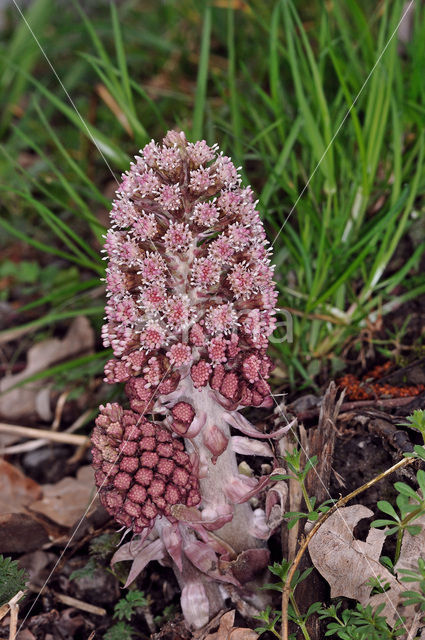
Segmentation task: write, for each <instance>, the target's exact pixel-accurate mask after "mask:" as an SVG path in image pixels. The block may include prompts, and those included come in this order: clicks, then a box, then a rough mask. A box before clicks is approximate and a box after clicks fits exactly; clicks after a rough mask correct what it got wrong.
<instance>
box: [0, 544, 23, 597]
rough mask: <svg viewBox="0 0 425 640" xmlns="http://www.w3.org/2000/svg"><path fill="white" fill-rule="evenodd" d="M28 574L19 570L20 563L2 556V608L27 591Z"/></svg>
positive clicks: (0, 573) (0, 580)
mask: <svg viewBox="0 0 425 640" xmlns="http://www.w3.org/2000/svg"><path fill="white" fill-rule="evenodd" d="M27 580H28V574H27V572H26V571H25V569H19V567H18V562H17V561H16V560H12V558H5V557H4V556H2V555H0V607H1V606H2V605H3V604H6V603H7V602H9V600H10V599H11V598H13V596H14V595H16V594H17V593H18V592H19V591H22V590H23V589H25V585H26V583H27Z"/></svg>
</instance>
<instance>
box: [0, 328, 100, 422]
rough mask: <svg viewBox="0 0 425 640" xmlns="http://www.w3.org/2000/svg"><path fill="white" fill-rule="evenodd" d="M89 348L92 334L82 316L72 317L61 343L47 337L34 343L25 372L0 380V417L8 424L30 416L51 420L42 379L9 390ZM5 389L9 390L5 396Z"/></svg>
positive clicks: (47, 397)
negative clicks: (72, 319) (9, 421)
mask: <svg viewBox="0 0 425 640" xmlns="http://www.w3.org/2000/svg"><path fill="white" fill-rule="evenodd" d="M93 348H94V331H93V329H92V327H91V325H90V323H89V321H88V320H87V318H86V317H84V316H80V317H78V318H75V320H74V321H73V322H72V324H71V326H70V327H69V329H68V332H67V334H66V336H65V337H64V338H63V340H60V339H58V338H49V339H48V340H43V341H42V342H39V343H38V344H35V345H34V346H33V347H31V349H29V351H28V354H27V366H26V367H25V369H24V370H23V371H21V372H20V373H17V374H15V375H9V376H5V377H4V378H3V379H2V380H1V381H0V394H3V395H0V415H1V416H2V417H3V418H4V419H7V420H11V421H13V420H19V419H21V418H24V417H28V416H32V415H34V414H35V415H37V416H38V417H39V418H41V419H42V420H45V421H48V420H51V419H52V417H53V415H52V411H51V407H50V387H49V384H48V383H47V382H46V380H37V381H34V382H32V383H29V384H27V385H25V386H23V387H18V388H16V389H11V387H13V386H14V385H16V384H18V383H20V382H22V381H23V380H25V379H26V378H28V377H29V376H32V375H34V374H36V373H40V372H41V371H44V370H45V369H48V368H49V367H51V366H53V365H55V364H57V363H59V362H62V361H64V360H67V359H69V358H71V357H76V356H77V355H81V354H84V353H88V352H91V351H92V350H93ZM8 389H11V390H10V391H9V392H8V393H5V391H7V390H8Z"/></svg>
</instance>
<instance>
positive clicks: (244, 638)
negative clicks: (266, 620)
mask: <svg viewBox="0 0 425 640" xmlns="http://www.w3.org/2000/svg"><path fill="white" fill-rule="evenodd" d="M234 622H235V610H233V611H227V613H224V614H223V615H222V616H221V618H220V626H219V627H218V630H217V631H216V632H215V633H209V634H208V635H207V636H205V640H257V638H258V637H259V636H258V633H256V632H255V631H254V630H253V629H243V628H242V627H234V626H233V624H234Z"/></svg>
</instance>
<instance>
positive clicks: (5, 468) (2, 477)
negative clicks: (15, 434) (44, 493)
mask: <svg viewBox="0 0 425 640" xmlns="http://www.w3.org/2000/svg"><path fill="white" fill-rule="evenodd" d="M39 498H41V487H40V485H39V484H37V482H35V481H34V480H32V479H31V478H27V476H25V475H24V474H23V473H22V472H21V471H19V469H17V468H16V467H14V466H13V465H11V464H9V463H8V462H6V460H0V513H20V512H21V511H23V507H26V506H28V505H29V504H31V503H32V502H34V500H38V499H39Z"/></svg>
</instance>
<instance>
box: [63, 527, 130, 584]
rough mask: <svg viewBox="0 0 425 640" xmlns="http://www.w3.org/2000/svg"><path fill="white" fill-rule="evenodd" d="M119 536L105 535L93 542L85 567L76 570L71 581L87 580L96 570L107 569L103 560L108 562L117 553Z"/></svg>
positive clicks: (94, 539)
mask: <svg viewBox="0 0 425 640" xmlns="http://www.w3.org/2000/svg"><path fill="white" fill-rule="evenodd" d="M119 539H120V537H119V534H117V533H103V534H102V535H100V536H97V537H96V538H93V540H91V542H90V545H89V553H90V557H89V559H88V561H87V563H86V564H85V565H84V567H81V568H80V569H75V571H73V572H72V573H71V575H70V576H69V579H70V580H78V579H79V578H87V577H90V576H92V575H93V574H94V572H95V571H96V569H99V568H100V569H105V565H104V562H102V561H103V560H107V559H108V557H110V556H111V555H112V554H113V553H114V551H116V547H117V544H118V542H119Z"/></svg>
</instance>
